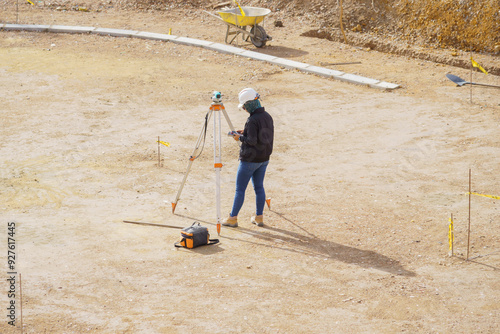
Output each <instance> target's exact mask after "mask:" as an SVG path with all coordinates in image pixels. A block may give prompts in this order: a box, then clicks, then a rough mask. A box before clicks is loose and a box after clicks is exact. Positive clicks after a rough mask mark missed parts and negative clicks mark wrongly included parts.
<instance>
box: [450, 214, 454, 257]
mask: <svg viewBox="0 0 500 334" xmlns="http://www.w3.org/2000/svg"><path fill="white" fill-rule="evenodd" d="M453 229H454V227H453V213H452V214H451V217H450V226H449V228H448V241H449V244H450V251H449V253H448V255H449V256H453V242H454V241H455V233H454V231H453Z"/></svg>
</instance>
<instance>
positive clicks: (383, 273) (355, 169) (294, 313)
mask: <svg viewBox="0 0 500 334" xmlns="http://www.w3.org/2000/svg"><path fill="white" fill-rule="evenodd" d="M272 15H274V14H271V16H270V18H269V22H273V16H272ZM21 18H22V22H23V23H38V24H61V25H80V26H96V27H107V28H117V29H133V30H141V31H148V32H160V33H166V32H168V30H169V29H170V28H171V29H172V34H174V35H180V36H188V37H193V38H199V39H205V40H211V41H215V42H223V38H224V33H225V26H223V24H222V23H220V22H217V21H216V20H215V19H212V18H211V17H209V16H208V15H206V14H205V13H203V12H202V11H201V10H194V9H193V10H191V9H190V10H186V9H172V10H171V11H166V12H131V11H126V12H125V11H115V10H109V11H103V12H99V13H98V12H83V11H67V12H63V11H56V10H34V9H31V8H28V7H26V6H22V8H21ZM283 23H284V27H282V28H278V27H275V26H273V25H271V24H269V25H266V30H267V31H268V33H269V34H270V35H271V36H273V39H274V40H273V41H272V42H271V43H270V45H269V46H268V47H266V48H264V49H260V50H257V51H260V52H263V53H268V54H273V55H277V56H280V57H284V58H288V59H293V60H298V61H303V62H307V63H311V64H316V65H319V64H321V63H325V62H326V63H339V62H361V64H351V65H341V66H330V68H335V69H338V70H342V71H346V72H349V73H355V74H359V75H363V76H366V77H370V78H375V79H380V80H384V81H388V82H393V83H398V84H400V85H401V88H400V89H398V90H395V91H392V92H383V91H379V90H376V89H371V88H367V87H363V86H357V85H352V84H347V83H342V82H339V81H335V80H330V79H325V78H321V77H317V76H314V75H307V74H304V73H301V72H297V71H292V70H285V69H282V68H280V67H277V66H273V65H269V64H265V63H261V62H257V61H250V60H247V59H245V58H239V57H236V56H230V55H224V54H218V53H215V52H212V51H209V50H205V49H202V48H195V47H187V46H181V45H176V44H172V43H164V42H155V41H148V40H139V39H129V38H113V37H106V36H95V35H66V34H46V33H27V32H5V31H0V74H1V75H0V89H1V91H2V97H1V104H0V106H1V109H0V112H1V113H2V130H1V132H0V153H1V158H2V159H1V161H0V173H1V174H0V200H1V207H0V208H1V217H2V219H1V225H2V233H5V234H4V237H3V238H2V241H1V244H0V245H1V246H0V247H1V248H2V249H3V253H4V256H3V257H2V259H3V260H2V261H4V263H5V267H4V268H5V269H4V274H3V275H4V277H5V278H8V277H7V276H8V275H7V272H8V271H9V270H8V269H7V247H8V245H7V234H8V232H9V231H8V223H9V222H15V223H16V234H15V240H16V271H17V272H19V273H21V274H22V302H23V308H22V311H23V312H22V316H23V324H24V333H186V332H187V333H235V332H239V333H306V332H307V333H401V332H406V333H497V332H498V330H499V328H500V320H499V319H500V302H499V300H500V279H499V268H500V262H499V260H500V254H499V252H498V251H499V248H498V247H499V241H500V233H499V232H500V226H499V223H500V213H499V208H500V207H499V202H498V200H495V199H491V198H486V197H480V196H472V210H471V233H470V249H469V251H470V254H469V261H465V259H466V257H467V240H468V233H467V226H468V196H467V195H466V194H467V192H468V174H469V169H471V170H472V191H473V192H477V193H481V194H490V195H496V196H499V195H500V175H499V164H500V132H499V128H500V125H499V124H500V95H499V90H498V89H495V88H485V87H478V86H474V87H473V89H472V101H471V90H470V88H469V87H470V86H465V87H456V86H455V85H454V84H453V83H452V82H451V81H449V80H448V79H447V78H446V77H445V74H447V73H453V74H455V75H458V76H460V77H462V78H465V79H466V80H469V79H470V72H469V71H468V70H465V69H461V68H456V67H451V66H447V65H442V64H436V63H433V62H428V61H422V60H414V59H411V58H407V57H402V56H396V55H391V54H386V53H380V52H377V51H369V50H366V49H364V48H359V47H354V46H347V45H344V44H341V43H337V42H331V41H327V40H322V39H315V38H308V37H304V36H301V33H303V32H305V31H309V30H311V29H313V28H314V27H311V26H308V25H307V23H306V22H304V21H301V18H300V17H293V18H289V19H284V22H283ZM240 46H242V47H244V48H248V49H251V50H254V51H255V50H256V49H255V47H253V45H251V44H247V43H243V42H240ZM429 52H431V50H429ZM460 56H461V57H464V58H467V57H468V54H462V55H460ZM476 60H477V61H478V62H481V63H482V64H483V66H484V65H485V60H487V61H486V65H487V63H488V62H490V61H491V62H496V64H498V57H497V58H494V57H493V58H486V56H484V58H482V57H481V56H478V59H476ZM473 81H475V82H481V83H488V84H493V85H500V77H498V76H494V75H488V76H487V75H484V74H482V73H481V72H474V74H473ZM245 87H254V88H255V89H257V90H258V91H259V92H260V94H261V96H262V100H263V105H264V106H265V107H266V109H267V110H268V111H269V112H270V113H271V115H272V116H273V117H274V120H275V148H274V153H273V155H272V158H271V162H270V165H269V168H268V173H267V176H266V182H265V186H266V192H267V196H268V197H270V198H272V200H271V209H270V210H269V209H267V208H266V211H265V226H264V227H262V228H259V227H257V226H255V225H252V224H250V217H251V215H252V214H253V213H254V212H253V210H254V201H255V197H254V195H253V190H252V189H251V186H249V189H248V191H247V198H246V201H245V204H244V206H243V209H242V211H241V213H240V215H239V220H240V227H238V228H237V229H230V228H222V231H221V235H220V236H218V238H219V239H220V241H221V242H220V243H219V244H217V245H215V246H207V247H202V248H198V249H195V250H185V249H176V248H175V247H174V242H176V241H177V240H178V238H179V235H180V233H179V230H178V229H172V228H166V227H158V226H152V225H143V226H141V225H132V224H125V223H123V220H132V221H142V222H149V223H155V224H168V225H176V226H181V227H186V226H189V225H191V224H192V222H194V221H199V222H201V223H202V224H203V225H204V226H207V227H209V230H210V233H211V237H217V232H216V227H215V221H216V218H215V217H216V212H215V173H214V170H213V165H212V163H213V145H212V138H213V137H212V135H213V126H212V125H211V123H210V125H209V127H208V133H207V142H206V146H205V150H204V151H203V155H202V156H201V157H200V158H199V159H198V160H196V161H195V162H194V164H193V168H192V171H191V174H189V177H188V180H187V183H186V186H185V188H184V190H183V192H182V197H181V200H180V202H179V205H178V206H177V210H176V213H175V214H172V213H171V205H170V202H171V201H172V200H173V199H174V198H175V195H176V193H177V190H178V188H179V186H180V183H181V179H182V177H183V175H184V173H185V169H186V166H187V162H188V158H189V155H190V154H191V152H192V150H193V148H194V145H195V142H196V139H197V138H198V135H199V133H200V131H201V129H202V126H203V122H204V117H205V114H206V112H207V111H208V107H209V106H210V103H211V100H210V96H211V92H212V91H214V90H219V91H221V92H222V93H223V94H224V104H225V107H226V110H227V111H228V114H229V116H230V118H231V120H232V122H233V123H234V124H235V126H236V127H237V128H242V127H243V125H244V122H245V119H246V116H245V114H244V112H242V111H238V110H237V103H238V102H237V94H238V92H239V91H240V90H241V89H242V88H245ZM225 130H228V127H225V128H224V131H225ZM158 136H160V139H161V140H163V141H166V142H169V143H170V147H165V146H163V147H162V149H161V159H162V166H161V167H159V166H158V160H157V159H158V155H157V154H158V146H157V142H156V141H157V138H158ZM237 157H238V146H237V144H236V143H235V142H234V141H233V140H232V139H231V138H229V137H224V138H223V156H222V160H223V163H224V167H223V169H222V184H221V188H222V212H223V213H224V215H226V214H227V213H228V212H229V210H230V208H231V204H232V199H233V192H234V179H235V173H236V168H237V164H238V161H237ZM450 214H453V216H454V221H455V224H454V226H455V245H454V252H455V256H453V257H449V256H448V254H449V253H448V248H449V247H448V225H449V221H448V219H449V218H450ZM2 281H3V282H4V283H2V289H1V290H2V291H4V292H2V294H1V295H0V303H1V305H2V306H1V307H2V309H3V310H4V311H3V312H4V313H5V314H6V313H7V310H6V308H7V307H8V305H9V304H8V303H9V301H10V299H9V298H8V294H7V292H6V291H7V290H8V289H9V287H8V286H7V283H6V282H7V280H6V279H2ZM16 289H19V287H17V288H16ZM17 292H19V291H17ZM18 296H19V294H18ZM16 302H17V303H18V304H17V305H18V306H19V303H20V300H19V298H18V299H16ZM19 311H20V310H19V308H18V312H19ZM19 316H20V314H19V313H17V317H18V318H17V322H18V324H17V326H16V327H12V326H10V325H9V324H8V323H7V321H8V318H6V317H5V316H3V320H2V322H1V323H0V332H2V333H19V332H21V328H20V318H19Z"/></svg>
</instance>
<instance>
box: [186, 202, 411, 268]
mask: <svg viewBox="0 0 500 334" xmlns="http://www.w3.org/2000/svg"><path fill="white" fill-rule="evenodd" d="M270 211H271V212H273V213H275V214H276V215H278V216H279V217H281V218H282V219H284V220H285V221H287V222H289V223H290V224H292V225H294V226H295V227H297V228H298V229H300V230H302V231H304V233H297V232H291V231H288V230H284V229H280V228H277V227H272V226H269V225H264V226H263V227H262V228H260V229H259V230H257V231H256V230H253V229H248V228H244V227H241V226H240V227H238V228H237V231H239V232H242V233H245V234H249V235H251V236H252V237H255V238H257V239H260V240H262V241H266V242H265V243H264V242H255V241H251V240H248V239H242V238H235V237H228V236H225V235H221V236H219V238H221V239H228V240H237V241H240V242H247V243H253V244H256V245H259V246H263V247H270V248H278V249H282V250H284V251H288V252H294V253H300V254H307V255H311V256H323V257H326V258H328V259H331V260H336V261H342V262H345V263H349V264H354V265H357V266H360V267H363V268H374V269H378V270H382V271H385V272H388V273H390V274H394V275H402V276H408V277H411V276H416V274H415V273H414V272H413V271H409V270H406V269H405V268H404V267H403V266H402V265H401V264H400V263H399V261H397V260H395V259H392V258H390V257H387V256H385V255H382V254H379V253H377V252H374V251H371V250H363V249H359V248H355V247H350V246H345V245H342V244H339V243H335V242H332V241H328V240H323V239H321V238H319V237H317V236H315V235H314V234H312V233H310V232H308V231H307V230H305V229H304V228H302V227H301V226H300V225H298V224H297V223H295V222H293V221H292V220H290V219H288V218H287V217H285V216H284V215H283V214H281V213H279V212H276V211H273V210H270ZM179 216H182V215H179ZM182 217H185V216H182ZM185 218H189V219H194V220H196V219H195V218H191V217H185ZM197 221H200V222H203V223H206V224H211V225H215V224H213V223H210V222H206V221H201V220H197Z"/></svg>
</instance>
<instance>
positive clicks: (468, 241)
mask: <svg viewBox="0 0 500 334" xmlns="http://www.w3.org/2000/svg"><path fill="white" fill-rule="evenodd" d="M471 195H472V190H471V170H470V169H469V227H468V228H467V261H469V245H470V197H471Z"/></svg>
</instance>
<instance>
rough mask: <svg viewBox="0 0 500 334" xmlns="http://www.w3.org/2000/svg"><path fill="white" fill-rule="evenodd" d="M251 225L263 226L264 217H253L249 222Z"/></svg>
mask: <svg viewBox="0 0 500 334" xmlns="http://www.w3.org/2000/svg"><path fill="white" fill-rule="evenodd" d="M250 221H251V222H252V224H255V225H257V226H264V216H263V215H260V216H253V217H252V219H251V220H250Z"/></svg>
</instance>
